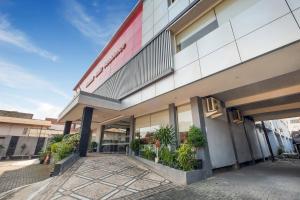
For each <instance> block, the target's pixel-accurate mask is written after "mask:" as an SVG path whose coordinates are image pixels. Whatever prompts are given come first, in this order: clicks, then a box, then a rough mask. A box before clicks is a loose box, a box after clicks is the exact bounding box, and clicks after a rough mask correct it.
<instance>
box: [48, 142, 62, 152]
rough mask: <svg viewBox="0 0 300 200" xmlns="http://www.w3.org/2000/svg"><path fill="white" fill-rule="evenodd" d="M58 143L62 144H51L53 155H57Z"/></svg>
mask: <svg viewBox="0 0 300 200" xmlns="http://www.w3.org/2000/svg"><path fill="white" fill-rule="evenodd" d="M58 143H60V142H56V143H53V144H51V146H50V147H51V153H57V148H58Z"/></svg>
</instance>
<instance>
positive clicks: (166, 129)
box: [154, 125, 175, 163]
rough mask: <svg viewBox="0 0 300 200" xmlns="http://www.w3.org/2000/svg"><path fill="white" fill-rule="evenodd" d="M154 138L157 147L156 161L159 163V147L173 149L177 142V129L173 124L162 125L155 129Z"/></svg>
mask: <svg viewBox="0 0 300 200" xmlns="http://www.w3.org/2000/svg"><path fill="white" fill-rule="evenodd" d="M154 139H155V147H156V157H155V162H156V163H158V161H159V156H158V152H159V149H160V148H169V150H171V145H172V144H174V143H175V130H174V128H173V127H172V126H169V125H166V126H161V127H160V128H159V129H157V130H156V131H155V133H154Z"/></svg>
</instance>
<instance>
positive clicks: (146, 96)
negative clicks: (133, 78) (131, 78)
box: [141, 84, 155, 101]
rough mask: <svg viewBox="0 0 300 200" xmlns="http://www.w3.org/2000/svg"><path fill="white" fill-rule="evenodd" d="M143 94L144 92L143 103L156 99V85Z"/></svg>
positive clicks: (147, 88)
mask: <svg viewBox="0 0 300 200" xmlns="http://www.w3.org/2000/svg"><path fill="white" fill-rule="evenodd" d="M141 92H142V101H146V100H148V99H151V98H153V97H155V84H152V85H150V86H148V87H146V88H144V89H143V90H142V91H141Z"/></svg>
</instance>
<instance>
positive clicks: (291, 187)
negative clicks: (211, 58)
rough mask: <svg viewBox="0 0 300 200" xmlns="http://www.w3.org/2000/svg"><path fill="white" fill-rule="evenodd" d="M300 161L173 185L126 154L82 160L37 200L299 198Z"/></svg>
mask: <svg viewBox="0 0 300 200" xmlns="http://www.w3.org/2000/svg"><path fill="white" fill-rule="evenodd" d="M299 185H300V161H299V160H289V161H287V160H286V161H282V160H281V161H276V162H274V163H273V162H271V161H266V162H262V163H258V164H256V165H252V166H247V167H244V168H242V169H240V170H234V171H227V172H222V173H216V174H214V176H213V177H211V178H209V179H207V180H205V181H202V182H198V183H195V184H191V185H189V186H176V185H174V184H172V183H171V182H169V181H168V180H166V179H165V178H163V177H162V176H160V175H158V174H156V173H154V172H152V171H151V170H149V169H147V167H145V166H143V165H140V164H139V163H136V162H133V161H132V160H131V159H130V158H128V157H126V156H116V155H99V156H96V157H87V158H82V159H80V160H79V161H78V162H76V163H75V165H73V167H72V168H71V169H70V170H69V171H67V172H66V173H65V174H64V175H63V176H59V177H57V178H55V179H54V180H53V181H52V183H51V184H49V186H48V187H47V188H46V189H45V190H44V191H42V192H41V193H40V195H38V196H36V199H52V200H54V199H71V200H72V199H74V200H76V199H84V200H88V199H151V200H152V199H153V200H154V199H164V200H165V199H170V200H171V199H172V200H174V199H178V200H194V199H211V200H215V199H265V200H267V199H275V200H277V199H278V200H279V199H280V200H284V199H287V200H291V199H294V200H298V199H300V190H299Z"/></svg>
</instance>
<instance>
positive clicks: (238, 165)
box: [226, 108, 240, 169]
mask: <svg viewBox="0 0 300 200" xmlns="http://www.w3.org/2000/svg"><path fill="white" fill-rule="evenodd" d="M229 113H230V110H229V109H228V108H227V109H226V116H227V123H228V129H229V133H230V139H231V142H232V146H233V151H234V157H235V165H234V166H233V167H234V168H235V169H239V168H240V163H239V156H238V153H237V147H236V144H235V140H234V135H233V131H232V127H231V126H232V124H231V118H230V114H229Z"/></svg>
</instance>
